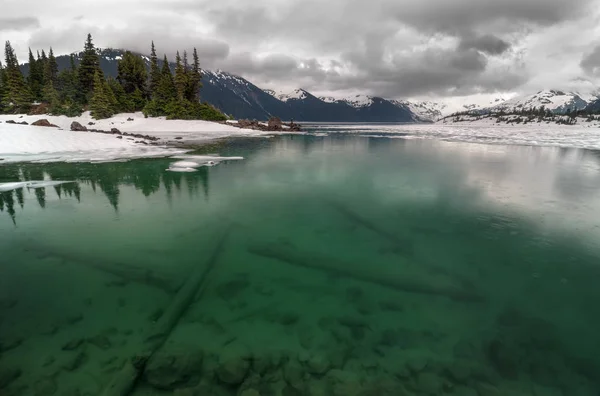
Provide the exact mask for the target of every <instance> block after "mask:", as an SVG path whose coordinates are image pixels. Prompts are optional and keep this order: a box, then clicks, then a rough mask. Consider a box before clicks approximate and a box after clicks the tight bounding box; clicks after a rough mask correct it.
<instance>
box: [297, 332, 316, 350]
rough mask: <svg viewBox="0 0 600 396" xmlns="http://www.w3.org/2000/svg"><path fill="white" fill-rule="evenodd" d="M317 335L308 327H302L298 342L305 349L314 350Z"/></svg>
mask: <svg viewBox="0 0 600 396" xmlns="http://www.w3.org/2000/svg"><path fill="white" fill-rule="evenodd" d="M314 339H315V333H314V332H313V331H312V329H311V328H310V327H308V326H302V328H300V329H298V341H300V345H302V347H303V348H305V349H312V347H313V345H314Z"/></svg>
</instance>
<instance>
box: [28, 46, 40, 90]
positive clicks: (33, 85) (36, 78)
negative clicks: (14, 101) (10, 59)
mask: <svg viewBox="0 0 600 396" xmlns="http://www.w3.org/2000/svg"><path fill="white" fill-rule="evenodd" d="M43 79H44V77H43V63H42V62H38V61H37V60H36V59H35V58H34V56H33V52H31V48H29V76H27V84H28V85H29V90H30V91H31V94H32V95H33V98H34V99H35V100H40V99H41V98H42V87H43V84H44V82H43Z"/></svg>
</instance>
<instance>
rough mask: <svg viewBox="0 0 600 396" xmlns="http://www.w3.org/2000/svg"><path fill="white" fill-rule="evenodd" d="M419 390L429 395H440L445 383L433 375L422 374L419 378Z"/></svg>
mask: <svg viewBox="0 0 600 396" xmlns="http://www.w3.org/2000/svg"><path fill="white" fill-rule="evenodd" d="M417 387H418V389H419V390H420V391H421V392H423V393H425V394H429V395H438V394H440V393H441V392H442V389H443V387H444V381H443V380H442V379H441V378H440V377H438V376H437V375H435V374H433V373H426V372H422V373H419V375H418V376H417Z"/></svg>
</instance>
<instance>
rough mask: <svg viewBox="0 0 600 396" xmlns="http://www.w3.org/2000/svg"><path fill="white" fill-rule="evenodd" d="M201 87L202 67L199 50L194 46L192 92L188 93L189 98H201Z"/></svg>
mask: <svg viewBox="0 0 600 396" xmlns="http://www.w3.org/2000/svg"><path fill="white" fill-rule="evenodd" d="M200 88H202V70H201V69H200V60H199V59H198V51H196V48H194V60H193V63H192V70H191V75H190V92H189V93H188V100H190V101H192V102H197V101H198V100H200Z"/></svg>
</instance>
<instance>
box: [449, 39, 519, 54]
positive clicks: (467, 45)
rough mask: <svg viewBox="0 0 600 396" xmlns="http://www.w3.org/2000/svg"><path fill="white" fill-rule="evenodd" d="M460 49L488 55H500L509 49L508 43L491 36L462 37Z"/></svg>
mask: <svg viewBox="0 0 600 396" xmlns="http://www.w3.org/2000/svg"><path fill="white" fill-rule="evenodd" d="M459 48H460V49H475V50H478V51H481V52H484V53H486V54H489V55H500V54H502V53H504V52H506V51H507V50H508V49H509V48H510V43H508V42H506V41H504V40H502V39H501V38H499V37H496V36H494V35H493V34H485V35H483V36H466V37H463V38H462V39H461V41H460V45H459Z"/></svg>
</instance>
